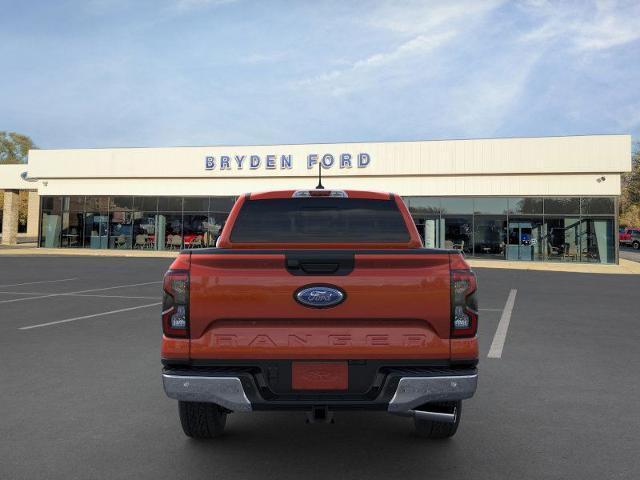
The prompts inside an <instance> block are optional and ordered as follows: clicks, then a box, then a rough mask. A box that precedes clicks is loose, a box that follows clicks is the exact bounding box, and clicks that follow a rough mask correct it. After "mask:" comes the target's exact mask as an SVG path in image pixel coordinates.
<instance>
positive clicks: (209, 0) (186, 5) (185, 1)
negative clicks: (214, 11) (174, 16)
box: [175, 0, 238, 11]
mask: <svg viewBox="0 0 640 480" xmlns="http://www.w3.org/2000/svg"><path fill="white" fill-rule="evenodd" d="M237 1H238V0H175V8H176V9H177V10H182V11H188V10H195V9H200V8H205V7H217V6H220V5H226V4H229V3H235V2H237Z"/></svg>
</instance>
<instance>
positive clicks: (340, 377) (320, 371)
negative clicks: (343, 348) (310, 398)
mask: <svg viewBox="0 0 640 480" xmlns="http://www.w3.org/2000/svg"><path fill="white" fill-rule="evenodd" d="M291 388H293V390H346V389H347V388H349V368H348V366H347V362H293V363H292V364H291Z"/></svg>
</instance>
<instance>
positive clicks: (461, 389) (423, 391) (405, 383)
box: [388, 374, 478, 414]
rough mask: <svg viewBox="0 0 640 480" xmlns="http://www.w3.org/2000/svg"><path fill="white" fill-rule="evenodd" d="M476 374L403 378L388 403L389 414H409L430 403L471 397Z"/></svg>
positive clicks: (474, 388) (475, 382) (475, 386)
mask: <svg viewBox="0 0 640 480" xmlns="http://www.w3.org/2000/svg"><path fill="white" fill-rule="evenodd" d="M477 386H478V374H475V375H456V376H449V377H403V378H401V379H400V382H399V383H398V388H397V389H396V393H395V395H394V396H393V398H392V399H391V401H390V402H389V408H388V411H389V413H400V414H401V413H404V412H409V411H411V410H413V409H415V408H416V407H419V406H421V405H424V404H425V403H431V402H449V401H457V400H464V399H465V398H471V397H473V394H474V393H475V392H476V388H477Z"/></svg>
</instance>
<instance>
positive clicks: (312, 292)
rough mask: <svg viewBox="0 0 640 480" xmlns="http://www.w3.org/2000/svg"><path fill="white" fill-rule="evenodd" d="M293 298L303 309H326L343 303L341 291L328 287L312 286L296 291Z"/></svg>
mask: <svg viewBox="0 0 640 480" xmlns="http://www.w3.org/2000/svg"><path fill="white" fill-rule="evenodd" d="M295 298H296V300H297V301H298V302H299V303H301V304H302V305H304V306H305V307H313V308H327V307H333V306H335V305H338V304H339V303H341V302H342V301H344V299H345V294H344V292H343V291H342V290H340V289H338V288H336V287H332V286H329V285H313V286H309V287H303V288H301V289H300V290H298V291H297V292H296V294H295Z"/></svg>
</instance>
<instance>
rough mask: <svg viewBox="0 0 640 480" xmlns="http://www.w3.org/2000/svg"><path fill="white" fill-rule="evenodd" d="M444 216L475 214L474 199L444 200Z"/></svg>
mask: <svg viewBox="0 0 640 480" xmlns="http://www.w3.org/2000/svg"><path fill="white" fill-rule="evenodd" d="M441 206H442V214H443V215H459V214H461V213H468V214H472V213H473V198H443V199H442V204H441Z"/></svg>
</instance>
